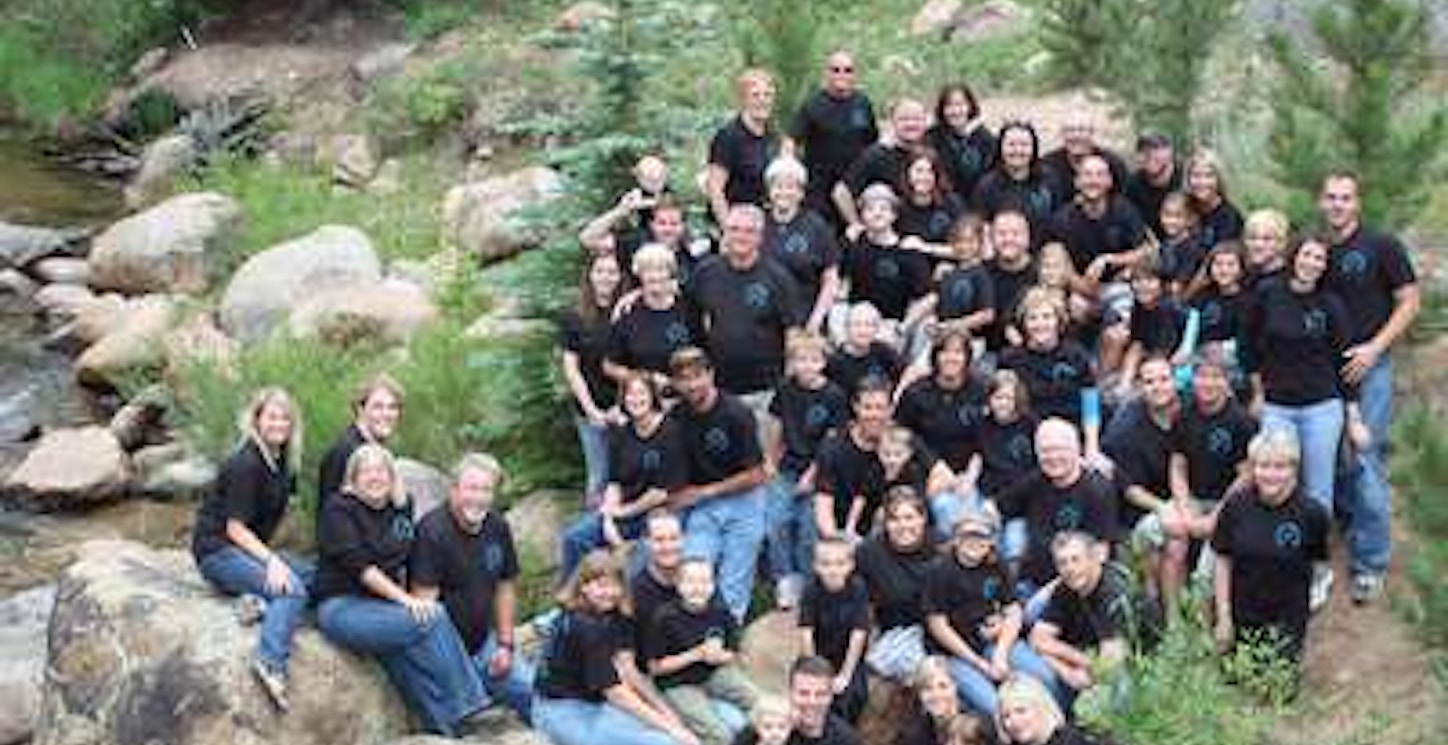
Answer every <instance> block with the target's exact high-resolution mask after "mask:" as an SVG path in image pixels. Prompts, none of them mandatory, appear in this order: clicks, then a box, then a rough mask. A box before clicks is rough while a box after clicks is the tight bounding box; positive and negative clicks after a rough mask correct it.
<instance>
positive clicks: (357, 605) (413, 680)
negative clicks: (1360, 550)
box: [317, 595, 487, 736]
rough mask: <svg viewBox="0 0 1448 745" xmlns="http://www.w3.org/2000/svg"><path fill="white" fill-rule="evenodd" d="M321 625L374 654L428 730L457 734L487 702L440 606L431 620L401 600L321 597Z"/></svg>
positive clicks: (335, 639)
mask: <svg viewBox="0 0 1448 745" xmlns="http://www.w3.org/2000/svg"><path fill="white" fill-rule="evenodd" d="M317 625H318V626H319V627H321V629H322V633H323V634H325V635H326V637H327V638H328V639H331V640H332V641H333V642H335V643H337V644H340V645H341V646H343V647H346V648H348V649H350V650H352V651H354V652H358V653H361V654H367V655H372V656H374V657H376V658H377V660H378V661H379V662H381V663H382V667H383V668H384V669H385V670H386V671H387V677H388V678H389V679H391V680H392V684H393V685H394V686H396V687H397V689H398V690H399V691H400V692H401V693H402V696H403V698H404V699H406V701H407V703H408V706H410V707H412V709H413V711H415V712H416V713H417V714H418V716H420V717H421V718H422V721H423V724H424V726H426V727H427V729H428V731H430V732H433V733H437V734H442V735H448V736H452V735H455V734H456V733H457V732H456V730H457V725H458V723H459V722H460V721H462V720H463V719H464V718H465V717H467V716H468V715H469V714H472V713H473V712H475V711H477V710H478V709H479V708H481V707H482V705H483V704H484V703H485V702H486V700H487V697H486V694H485V693H484V690H483V682H482V681H481V680H480V679H479V677H478V672H477V670H476V669H475V668H474V667H473V665H472V661H471V660H470V659H468V653H467V650H465V649H464V648H463V643H462V640H461V639H459V638H458V632H457V629H455V628H453V625H452V621H451V620H449V619H448V615H447V612H446V611H445V610H443V609H442V608H441V607H439V608H438V613H437V615H436V616H434V617H433V618H432V620H430V621H426V622H418V621H416V620H414V619H413V617H412V614H410V613H408V611H407V608H405V607H404V606H403V605H402V604H401V603H394V602H392V601H390V600H381V599H378V598H367V597H358V596H355V595H341V596H337V597H332V598H328V599H327V600H324V601H322V604H321V606H320V607H319V608H318V609H317Z"/></svg>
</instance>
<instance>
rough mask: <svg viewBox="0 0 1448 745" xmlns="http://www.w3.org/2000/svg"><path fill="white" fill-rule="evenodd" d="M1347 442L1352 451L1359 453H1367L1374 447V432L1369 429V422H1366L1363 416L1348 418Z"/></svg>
mask: <svg viewBox="0 0 1448 745" xmlns="http://www.w3.org/2000/svg"><path fill="white" fill-rule="evenodd" d="M1347 441H1348V443H1349V444H1351V445H1352V449H1353V450H1354V451H1356V452H1359V453H1365V452H1367V451H1368V449H1369V448H1371V447H1372V446H1373V431H1372V430H1371V429H1368V425H1367V422H1364V421H1363V418H1362V417H1361V416H1352V415H1350V416H1348V418H1347Z"/></svg>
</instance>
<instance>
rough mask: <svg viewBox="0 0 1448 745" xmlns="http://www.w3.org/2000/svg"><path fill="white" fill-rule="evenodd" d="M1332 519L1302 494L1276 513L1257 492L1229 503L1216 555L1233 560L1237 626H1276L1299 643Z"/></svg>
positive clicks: (1214, 544) (1216, 538)
mask: <svg viewBox="0 0 1448 745" xmlns="http://www.w3.org/2000/svg"><path fill="white" fill-rule="evenodd" d="M1330 529H1331V518H1329V517H1328V514H1327V511H1326V510H1324V509H1323V508H1322V507H1321V506H1320V505H1318V504H1317V503H1316V502H1314V501H1312V500H1311V499H1309V498H1307V497H1306V496H1304V495H1303V494H1302V493H1301V492H1300V491H1299V492H1297V493H1296V494H1293V495H1292V496H1291V497H1290V498H1288V500H1287V501H1286V502H1283V503H1282V504H1280V505H1278V506H1276V507H1271V506H1268V505H1267V504H1265V503H1263V501H1262V500H1261V498H1260V497H1259V496H1258V494H1257V491H1256V489H1255V488H1254V487H1248V488H1246V489H1243V490H1241V491H1238V492H1234V493H1232V494H1231V495H1230V496H1228V497H1227V501H1226V503H1225V504H1224V505H1223V506H1222V509H1221V511H1220V512H1219V513H1217V530H1216V532H1215V533H1214V534H1213V535H1212V549H1213V550H1214V551H1216V552H1217V554H1218V555H1220V556H1225V557H1227V558H1229V559H1231V560H1232V621H1233V622H1234V623H1235V624H1237V625H1238V626H1240V627H1248V628H1251V627H1263V626H1277V627H1280V628H1282V629H1283V630H1286V631H1289V632H1291V633H1293V634H1294V635H1296V636H1297V637H1298V638H1299V639H1300V638H1301V637H1302V634H1303V632H1304V631H1305V630H1306V628H1307V616H1308V591H1309V588H1310V587H1311V585H1312V565H1313V562H1318V561H1326V560H1327V542H1328V532H1329V530H1330Z"/></svg>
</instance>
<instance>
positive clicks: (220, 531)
mask: <svg viewBox="0 0 1448 745" xmlns="http://www.w3.org/2000/svg"><path fill="white" fill-rule="evenodd" d="M274 464H275V465H273V463H268V462H267V459H266V457H265V456H263V455H262V452H261V448H260V447H258V446H257V444H256V442H255V441H254V440H251V439H248V440H247V441H246V444H244V445H242V446H241V447H239V448H237V449H236V451H235V452H233V453H232V454H231V457H230V458H227V459H226V461H225V462H224V463H222V464H221V468H220V469H219V470H218V471H217V473H216V481H215V482H214V483H213V484H212V485H211V488H210V489H209V490H208V491H207V492H206V499H205V501H203V502H202V503H201V509H200V510H198V511H197V513H196V525H195V527H194V528H192V532H191V553H192V555H194V556H195V557H196V558H197V560H200V559H203V558H205V557H207V556H210V555H211V554H212V553H214V552H216V551H219V550H221V549H223V548H226V547H228V546H231V545H232V543H231V539H230V538H227V537H226V523H227V521H229V520H239V521H241V523H242V524H243V525H245V526H246V527H247V528H248V529H250V530H251V532H252V533H253V534H254V535H256V537H257V539H258V540H260V541H261V542H262V543H271V539H272V536H274V535H276V532H277V528H278V527H279V526H280V525H281V523H282V518H283V517H284V516H286V513H287V504H288V503H289V502H290V501H291V498H292V492H293V491H295V490H296V487H297V480H296V477H295V476H293V475H292V473H291V471H289V470H288V469H287V459H286V454H285V453H282V454H281V455H278V456H277V458H276V460H275V461H274Z"/></svg>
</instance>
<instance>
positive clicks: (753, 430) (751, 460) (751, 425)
mask: <svg viewBox="0 0 1448 745" xmlns="http://www.w3.org/2000/svg"><path fill="white" fill-rule="evenodd" d="M738 411H739V416H738V417H737V419H736V424H735V426H736V427H737V428H738V430H739V431H737V432H735V436H736V437H739V438H741V439H742V440H743V442H744V450H743V452H742V453H740V461H741V464H742V467H744V468H753V467H755V466H757V465H759V464H761V463H763V462H764V453H763V452H762V451H761V450H760V447H759V424H758V422H756V421H755V419H754V411H753V410H752V409H750V408H749V407H748V406H745V405H744V404H742V403H741V404H739V406H738Z"/></svg>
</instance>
